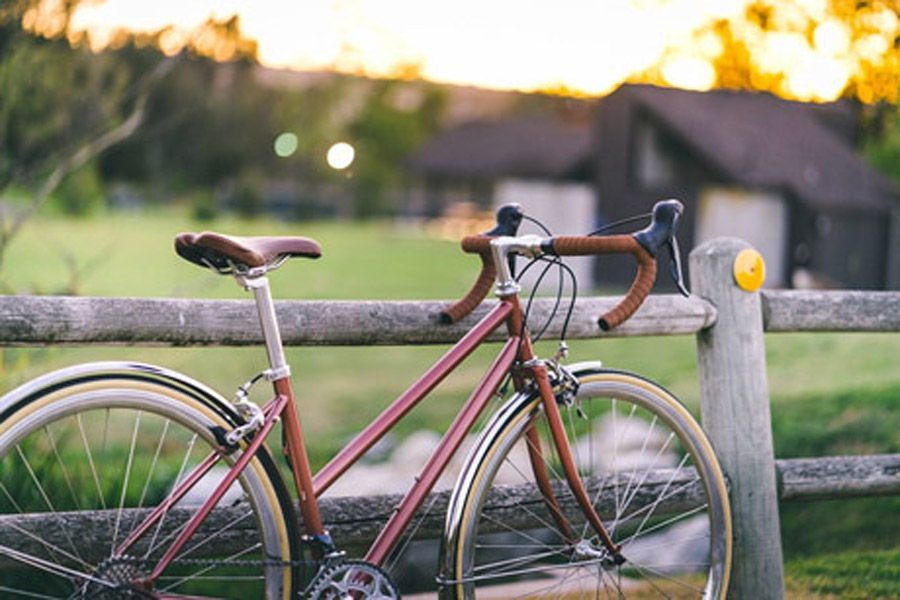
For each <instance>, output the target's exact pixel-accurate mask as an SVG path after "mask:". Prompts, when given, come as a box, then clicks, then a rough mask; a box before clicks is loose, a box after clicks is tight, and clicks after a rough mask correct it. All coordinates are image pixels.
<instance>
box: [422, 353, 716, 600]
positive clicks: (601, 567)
mask: <svg viewBox="0 0 900 600" xmlns="http://www.w3.org/2000/svg"><path fill="white" fill-rule="evenodd" d="M572 372H573V374H574V375H575V376H576V378H577V381H578V384H579V386H578V392H577V394H576V395H575V397H574V398H571V399H570V402H568V403H565V404H564V405H563V406H562V407H561V409H562V411H561V412H562V418H563V421H564V422H565V425H566V429H567V431H568V438H569V441H570V443H571V445H572V452H573V454H574V457H575V461H576V463H577V465H578V467H579V472H580V473H581V476H582V478H583V481H584V484H585V487H586V488H587V490H588V493H589V495H590V498H591V500H592V503H593V506H594V507H595V510H596V511H597V512H598V514H599V515H600V517H601V519H602V520H603V523H604V525H605V527H606V529H607V531H608V532H609V533H610V534H611V536H612V538H613V540H614V542H615V543H616V544H618V545H620V546H621V555H622V556H623V557H624V558H625V562H624V563H622V564H616V561H615V560H613V557H612V556H611V555H610V553H609V552H607V550H606V549H605V548H604V546H603V545H602V544H601V543H600V541H599V539H598V536H597V534H596V533H595V532H594V531H593V529H592V528H591V526H590V525H589V524H588V523H587V521H586V519H585V518H584V516H583V514H581V511H580V510H579V508H578V505H577V503H576V501H575V498H574V496H573V495H572V493H571V492H570V490H569V487H568V485H567V483H566V481H565V477H564V476H563V475H562V470H561V468H560V466H559V464H560V463H559V460H558V457H557V452H556V450H555V447H554V446H553V444H552V442H551V441H550V440H551V438H550V436H549V431H548V430H547V423H546V417H545V416H544V414H543V411H542V410H541V400H540V397H539V396H538V395H537V394H536V393H531V394H529V393H523V394H520V395H518V396H516V397H514V398H513V399H511V400H510V401H509V402H508V403H507V404H506V405H504V407H503V408H502V409H501V410H500V412H499V413H498V414H497V416H496V417H495V418H494V420H493V421H492V422H491V424H490V425H489V426H488V428H487V429H486V430H485V432H484V433H483V434H482V436H481V438H480V439H479V441H478V443H477V444H476V446H475V447H474V448H473V450H472V452H471V453H470V454H469V457H468V459H467V462H466V467H465V469H464V470H463V472H462V474H461V476H460V479H459V483H458V484H457V489H456V490H454V494H453V496H452V498H451V502H450V507H449V510H448V516H447V525H446V531H445V541H444V547H443V551H442V560H441V567H440V570H441V575H440V578H441V581H442V596H443V597H445V598H473V597H476V596H477V597H478V598H520V597H521V598H540V597H557V598H558V597H562V598H581V597H589V598H606V597H614V598H623V597H624V598H657V597H662V598H724V597H725V592H726V590H727V587H728V575H729V568H730V562H731V516H730V509H729V504H728V495H727V490H726V486H725V480H724V478H723V476H722V472H721V469H720V468H719V465H718V462H717V460H716V457H715V455H714V454H713V450H712V447H711V446H710V444H709V441H708V440H707V439H706V436H705V435H704V433H703V431H702V430H701V429H700V427H699V425H698V424H697V423H696V421H695V420H694V419H693V417H692V416H691V415H690V413H689V412H688V411H687V410H686V409H685V408H684V407H683V406H682V405H681V404H680V403H679V402H678V401H677V400H676V399H675V398H674V397H673V396H672V395H671V394H669V393H668V392H666V391H665V390H664V389H662V388H661V387H659V386H657V385H655V384H653V383H651V382H649V381H647V380H645V379H642V378H640V377H637V376H634V375H630V374H627V373H622V372H616V371H609V370H602V369H598V368H591V367H589V366H585V367H581V368H579V367H577V366H576V367H573V369H572ZM529 430H531V433H529ZM535 434H537V435H535ZM537 457H540V459H539V460H538V458H537ZM532 460H535V461H537V462H539V464H538V467H537V469H538V470H541V469H542V467H541V464H543V468H544V469H545V470H546V472H547V474H548V475H549V480H550V487H551V488H552V490H553V495H555V497H556V501H557V503H558V507H559V510H560V511H561V513H562V514H563V515H564V517H565V518H563V519H560V518H559V515H554V510H552V509H551V503H549V502H548V501H547V498H546V495H544V494H542V493H541V492H540V491H539V489H538V487H537V486H536V485H535V466H534V465H533V464H532ZM566 523H568V525H566Z"/></svg>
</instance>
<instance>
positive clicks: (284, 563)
mask: <svg viewBox="0 0 900 600" xmlns="http://www.w3.org/2000/svg"><path fill="white" fill-rule="evenodd" d="M115 560H116V561H119V562H122V563H126V564H133V565H137V566H148V565H153V564H155V563H154V561H152V560H150V559H147V558H138V557H136V556H119V557H116V558H115ZM171 564H172V565H175V566H178V565H197V566H201V567H213V566H229V567H259V566H262V567H302V566H304V565H305V566H311V565H319V564H321V561H315V560H279V559H275V558H270V559H266V560H260V559H233V560H217V559H214V558H179V559H175V560H173V561H172V562H171Z"/></svg>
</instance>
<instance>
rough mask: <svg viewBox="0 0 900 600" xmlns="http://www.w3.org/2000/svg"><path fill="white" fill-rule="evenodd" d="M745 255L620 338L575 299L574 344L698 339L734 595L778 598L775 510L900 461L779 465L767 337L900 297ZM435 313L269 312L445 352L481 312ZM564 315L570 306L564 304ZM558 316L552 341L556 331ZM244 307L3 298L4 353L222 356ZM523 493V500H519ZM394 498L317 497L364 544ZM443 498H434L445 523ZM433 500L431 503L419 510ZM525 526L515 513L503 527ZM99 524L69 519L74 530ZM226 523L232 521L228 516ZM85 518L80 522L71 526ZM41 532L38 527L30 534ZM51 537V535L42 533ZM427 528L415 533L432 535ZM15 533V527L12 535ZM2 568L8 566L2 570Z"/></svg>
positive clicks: (714, 250) (294, 329)
mask: <svg viewBox="0 0 900 600" xmlns="http://www.w3.org/2000/svg"><path fill="white" fill-rule="evenodd" d="M746 247H747V244H746V243H744V242H740V241H739V240H716V241H714V242H712V243H710V244H706V245H704V246H701V247H700V248H697V249H695V250H694V252H692V254H691V271H692V274H693V281H694V288H695V290H694V291H695V294H696V295H695V296H692V297H691V298H681V297H679V296H672V295H659V296H654V297H651V298H650V299H649V300H648V301H647V302H646V304H645V305H644V306H643V307H642V308H641V309H640V310H639V311H638V312H637V314H636V315H635V316H634V317H633V318H632V319H630V320H629V321H628V322H627V323H625V324H624V325H623V326H622V327H620V328H617V329H616V330H614V331H612V332H608V333H604V332H602V331H601V330H600V329H599V327H598V326H597V317H598V316H599V315H601V314H602V313H603V312H605V311H606V310H608V309H609V308H610V307H612V306H613V304H614V303H615V301H616V299H615V298H582V299H580V300H579V301H578V303H577V304H576V306H575V308H574V312H573V316H572V320H571V324H570V327H569V336H570V337H571V338H600V337H617V336H641V335H677V334H696V335H697V348H698V367H699V376H700V390H701V414H702V417H703V423H704V428H705V429H706V430H707V431H708V433H709V435H710V438H711V440H712V442H713V445H714V446H715V448H716V452H717V454H718V455H719V457H720V460H721V462H722V465H723V469H724V470H725V472H726V475H727V477H728V479H729V484H730V486H731V490H730V495H731V498H732V504H733V512H734V522H735V540H736V544H735V562H734V569H733V579H732V585H731V589H730V593H729V596H730V597H742V598H780V597H782V596H783V593H784V592H783V582H782V577H781V573H782V566H781V546H780V537H779V523H778V509H777V502H778V500H779V499H780V500H783V501H793V500H812V499H822V498H848V497H856V496H871V495H883V494H900V455H886V456H854V457H825V458H811V459H793V460H779V461H775V459H774V456H773V451H772V442H771V423H770V417H769V395H768V386H767V383H766V375H765V352H764V342H763V332H764V331H768V332H794V331H879V332H887V331H890V332H898V331H900V293H897V292H843V291H841V292H812V291H763V292H745V291H743V290H740V289H739V288H738V287H737V286H736V285H735V283H734V281H733V279H732V278H731V270H730V269H731V266H732V264H733V262H734V258H735V256H736V254H737V253H738V252H739V251H740V250H741V249H743V248H746ZM444 305H445V303H443V302H433V301H431V302H388V301H383V302H382V301H374V302H352V301H342V302H332V301H327V302H325V301H282V302H278V303H276V306H277V312H278V317H279V320H280V323H281V326H282V335H283V338H284V342H285V343H286V344H288V345H405V344H436V343H450V342H453V341H455V340H457V339H458V338H459V337H460V336H461V335H462V334H463V333H464V332H465V331H466V330H467V328H468V327H469V326H470V325H471V324H473V323H474V322H475V321H476V320H477V319H478V318H479V317H480V316H481V315H483V314H484V312H485V311H486V310H487V304H486V305H484V306H482V307H481V308H479V309H478V310H476V311H475V313H473V314H472V315H470V316H469V317H468V318H467V319H465V320H464V321H463V322H461V323H459V324H457V325H453V326H447V325H441V324H439V322H438V320H437V314H438V312H439V310H440V309H441V308H442V307H443V306H444ZM552 306H553V302H552V301H550V300H540V299H539V300H537V301H535V305H534V307H533V308H532V313H531V314H532V315H533V316H534V317H535V318H536V319H538V320H542V319H545V318H546V317H547V316H549V314H550V311H551V310H552ZM564 308H565V307H564ZM562 322H563V315H562V314H559V315H558V316H557V317H556V318H555V319H554V321H553V323H552V324H551V326H550V328H549V329H548V334H549V335H553V334H556V333H558V332H559V330H560V328H561V326H562ZM261 343H262V337H261V333H260V330H259V324H258V321H257V317H256V314H255V312H254V308H253V305H252V303H250V302H248V301H228V300H224V301H223V300H174V299H137V298H67V297H34V296H32V297H27V296H17V297H2V298H0V346H2V345H5V346H14V345H45V344H71V345H86V344H132V345H151V344H152V345H172V346H190V345H224V346H243V345H254V344H261ZM521 492H522V493H530V492H529V491H528V490H522V491H521ZM397 501H398V498H396V497H394V496H378V497H370V498H353V499H328V498H326V499H323V514H324V516H325V519H326V520H327V521H328V522H330V523H331V527H332V530H333V532H334V533H335V535H336V536H340V538H341V539H342V540H349V542H350V543H354V542H365V541H367V540H368V539H370V538H371V537H372V536H373V535H374V532H375V531H377V529H378V527H379V526H380V525H381V524H382V523H383V522H384V519H385V518H386V516H387V515H388V514H389V513H390V512H391V511H392V510H393V508H394V506H396V503H397ZM442 503H443V504H446V493H443V492H439V493H437V494H436V495H435V504H434V506H433V507H432V508H433V514H436V515H440V513H441V512H442V511H441V510H440V507H441V506H442ZM429 504H430V502H426V506H427V505H429ZM521 516H522V515H509V518H510V519H516V518H521ZM101 517H102V514H101V515H97V514H96V513H95V514H94V515H93V516H88V517H83V516H82V517H79V516H77V515H72V520H71V522H70V523H69V525H70V526H72V527H89V526H90V519H92V518H101ZM222 517H223V518H227V515H224V514H223V515H222ZM21 518H22V517H12V516H4V517H0V544H2V543H3V540H4V539H9V538H8V537H5V536H13V535H16V534H17V528H19V527H20V526H19V525H18V521H16V519H21ZM28 518H30V519H40V518H41V517H40V516H31V517H28ZM82 518H86V519H87V520H84V521H79V519H82ZM34 523H36V521H32V524H34ZM45 525H46V528H47V529H48V530H53V529H54V528H58V525H56V524H53V523H46V524H45ZM440 527H441V519H440V518H439V517H438V518H428V519H426V520H425V521H424V523H423V525H422V528H421V529H420V530H419V535H420V536H424V537H427V536H434V535H438V534H439V533H440ZM20 531H21V530H20V529H19V530H18V532H20ZM0 564H2V563H0Z"/></svg>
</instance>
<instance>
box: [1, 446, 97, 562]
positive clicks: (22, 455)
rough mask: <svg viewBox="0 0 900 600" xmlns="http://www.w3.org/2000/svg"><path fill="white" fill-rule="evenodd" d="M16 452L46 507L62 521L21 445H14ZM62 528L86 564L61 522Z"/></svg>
mask: <svg viewBox="0 0 900 600" xmlns="http://www.w3.org/2000/svg"><path fill="white" fill-rule="evenodd" d="M16 453H17V454H18V455H19V458H20V459H21V460H22V463H23V464H24V465H25V469H26V470H27V471H28V475H29V476H30V477H31V481H32V482H33V483H34V485H35V486H36V487H37V490H38V493H40V495H41V498H43V500H44V503H45V504H46V505H47V508H48V509H50V513H51V514H52V515H53V516H54V517H56V519H57V520H60V521H62V518H61V517H60V516H59V515H58V514H57V512H56V508H55V507H54V506H53V502H51V501H50V497H49V496H47V492H46V491H45V490H44V486H43V485H41V482H40V480H38V477H37V474H35V472H34V469H33V468H32V467H31V463H30V462H29V461H28V458H26V457H25V453H24V452H22V447H21V446H19V445H16ZM62 530H63V532H64V535H65V536H66V540H67V541H68V542H69V547H70V548H71V549H72V552H74V553H75V556H76V557H77V558H78V562H80V563H82V564H87V563H85V562H84V560H83V559H82V558H81V555H80V554H79V553H78V549H77V548H75V542H73V541H72V536H71V535H70V534H69V528H68V527H66V526H65V523H63V526H62Z"/></svg>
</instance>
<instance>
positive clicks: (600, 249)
mask: <svg viewBox="0 0 900 600" xmlns="http://www.w3.org/2000/svg"><path fill="white" fill-rule="evenodd" d="M553 250H554V251H555V252H556V253H557V254H559V255H561V256H585V255H592V254H626V253H627V254H631V255H633V256H634V258H635V260H637V263H638V268H637V273H636V274H635V277H634V282H632V284H631V288H629V290H628V293H627V294H625V297H624V298H622V300H621V301H620V302H619V303H618V304H616V305H615V306H614V307H613V308H612V309H611V310H610V311H609V312H607V313H606V314H605V315H603V316H602V317H600V319H599V320H598V321H597V323H598V325H600V329H602V330H603V331H609V330H610V329H612V328H613V327H616V326H617V325H619V324H621V323H622V322H623V321H625V320H626V319H627V318H628V317H630V316H631V315H633V314H634V312H635V311H636V310H637V309H638V308H639V307H640V306H641V304H642V303H643V302H644V299H645V298H646V297H647V295H648V294H649V293H650V289H651V288H652V287H653V283H654V282H655V281H656V261H655V260H654V259H653V257H652V256H650V253H649V252H647V251H646V250H645V249H644V247H643V246H641V245H640V244H639V243H638V241H637V240H636V239H634V237H633V236H630V235H610V236H603V237H592V236H560V237H557V238H554V239H553Z"/></svg>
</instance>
